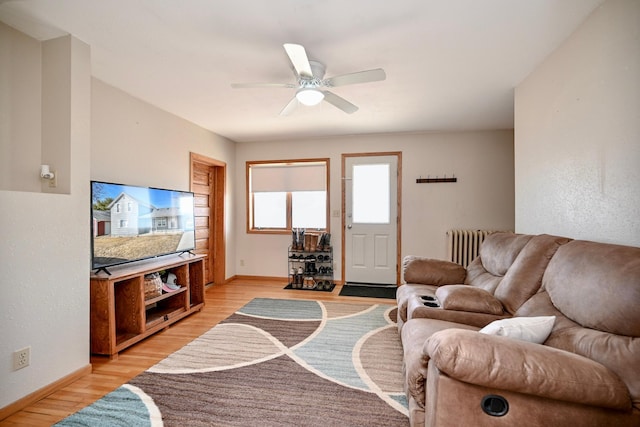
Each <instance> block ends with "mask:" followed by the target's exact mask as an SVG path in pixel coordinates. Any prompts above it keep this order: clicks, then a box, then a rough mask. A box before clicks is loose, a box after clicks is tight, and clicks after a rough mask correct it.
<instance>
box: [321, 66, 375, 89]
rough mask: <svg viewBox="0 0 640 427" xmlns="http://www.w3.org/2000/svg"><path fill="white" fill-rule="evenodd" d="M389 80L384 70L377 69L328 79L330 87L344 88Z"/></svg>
mask: <svg viewBox="0 0 640 427" xmlns="http://www.w3.org/2000/svg"><path fill="white" fill-rule="evenodd" d="M386 78H387V75H386V74H385V72H384V70H383V69H382V68H376V69H375V70H367V71H358V72H357V73H351V74H342V75H339V76H334V77H331V78H330V79H327V83H328V84H329V85H330V86H333V87H336V86H344V85H352V84H356V83H368V82H378V81H380V80H384V79H386Z"/></svg>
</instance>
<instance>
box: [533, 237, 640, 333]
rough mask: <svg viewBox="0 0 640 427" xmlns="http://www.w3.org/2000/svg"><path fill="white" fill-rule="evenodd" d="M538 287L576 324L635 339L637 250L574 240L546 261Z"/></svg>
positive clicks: (639, 327)
mask: <svg viewBox="0 0 640 427" xmlns="http://www.w3.org/2000/svg"><path fill="white" fill-rule="evenodd" d="M543 286H544V287H545V289H546V290H547V292H548V293H549V296H550V298H551V301H552V302H553V305H554V306H556V307H557V308H558V310H560V311H561V312H562V313H563V314H564V315H565V316H567V317H568V318H569V319H571V320H573V321H575V322H577V323H579V324H580V325H582V326H585V327H588V328H592V329H596V330H599V331H605V332H609V333H612V334H618V335H626V336H630V337H640V310H639V309H638V307H640V248H636V247H631V246H620V245H612V244H605V243H596V242H587V241H578V240H574V241H572V242H569V243H567V244H566V245H563V246H561V247H560V248H559V249H558V251H557V252H556V254H555V256H554V257H553V258H552V259H551V262H549V266H548V267H547V270H546V271H545V274H544V277H543Z"/></svg>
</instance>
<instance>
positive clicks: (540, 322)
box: [479, 316, 556, 344]
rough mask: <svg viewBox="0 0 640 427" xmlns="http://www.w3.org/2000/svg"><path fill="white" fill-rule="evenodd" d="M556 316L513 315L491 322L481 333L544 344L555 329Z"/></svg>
mask: <svg viewBox="0 0 640 427" xmlns="http://www.w3.org/2000/svg"><path fill="white" fill-rule="evenodd" d="M555 321H556V316H538V317H512V318H511V319H501V320H496V321H494V322H491V323H489V324H488V325H487V326H485V327H484V328H482V329H480V331H479V332H480V333H482V334H488V335H499V336H502V337H509V338H515V339H518V340H522V341H529V342H534V343H536V344H542V343H543V342H545V341H546V339H547V337H548V336H549V334H550V333H551V329H553V324H554V323H555Z"/></svg>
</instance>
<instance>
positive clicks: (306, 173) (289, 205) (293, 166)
mask: <svg viewBox="0 0 640 427" xmlns="http://www.w3.org/2000/svg"><path fill="white" fill-rule="evenodd" d="M246 165H247V231H248V232H263V233H288V232H290V231H291V230H292V229H296V228H305V229H310V230H319V231H326V230H327V228H328V227H327V224H328V223H329V221H328V220H329V190H328V189H329V159H308V160H295V161H288V160H283V161H277V162H273V161H271V162H264V161H261V162H247V163H246Z"/></svg>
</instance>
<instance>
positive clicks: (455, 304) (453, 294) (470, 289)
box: [436, 285, 504, 314]
mask: <svg viewBox="0 0 640 427" xmlns="http://www.w3.org/2000/svg"><path fill="white" fill-rule="evenodd" d="M436 298H438V301H439V302H440V306H441V307H442V308H444V309H445V310H460V311H471V312H474V313H488V314H502V313H503V312H504V311H503V309H502V303H501V302H500V301H499V300H498V299H496V298H495V297H494V296H493V295H491V294H490V293H489V292H487V291H485V290H484V289H481V288H476V287H474V286H469V285H446V286H441V287H439V288H438V289H436Z"/></svg>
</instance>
